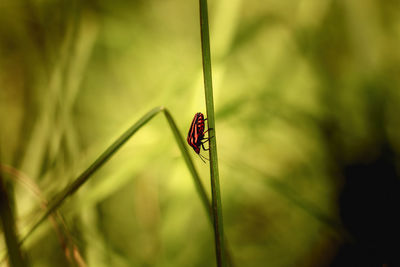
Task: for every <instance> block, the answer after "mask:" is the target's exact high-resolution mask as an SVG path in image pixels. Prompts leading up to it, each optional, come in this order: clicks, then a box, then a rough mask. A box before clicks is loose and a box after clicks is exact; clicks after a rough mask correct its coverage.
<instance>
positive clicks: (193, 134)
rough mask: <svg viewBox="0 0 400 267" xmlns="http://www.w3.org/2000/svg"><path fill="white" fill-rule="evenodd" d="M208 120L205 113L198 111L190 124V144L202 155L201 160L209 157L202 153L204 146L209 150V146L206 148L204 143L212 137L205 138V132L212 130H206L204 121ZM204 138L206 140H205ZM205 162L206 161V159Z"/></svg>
mask: <svg viewBox="0 0 400 267" xmlns="http://www.w3.org/2000/svg"><path fill="white" fill-rule="evenodd" d="M206 120H207V119H204V115H203V114H202V113H201V112H198V113H196V114H195V115H194V118H193V120H192V123H191V124H190V128H189V132H188V136H187V138H186V141H187V142H188V144H189V145H190V146H191V147H192V148H193V150H194V152H196V153H197V154H198V155H199V156H200V158H201V160H203V158H205V159H207V158H206V157H204V156H203V155H201V154H200V148H201V147H203V149H204V150H209V148H208V149H206V148H205V147H204V143H206V142H208V141H209V140H210V138H204V134H205V133H206V132H208V130H210V129H208V130H207V131H205V132H204V128H205V125H204V122H205V121H206ZM203 140H205V141H204V142H203ZM207 160H208V159H207ZM203 162H204V163H205V161H204V160H203Z"/></svg>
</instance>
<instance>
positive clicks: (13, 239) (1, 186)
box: [0, 171, 27, 267]
mask: <svg viewBox="0 0 400 267" xmlns="http://www.w3.org/2000/svg"><path fill="white" fill-rule="evenodd" d="M0 225H1V226H2V230H3V232H4V239H5V242H6V245H7V250H8V255H9V260H10V266H13V267H15V266H16V267H19V266H21V267H22V266H27V263H26V262H25V260H24V258H23V257H22V252H21V250H20V247H19V245H18V235H17V231H16V226H15V219H14V214H13V213H12V209H11V207H10V201H9V198H8V193H7V189H6V187H5V182H4V180H3V177H2V174H1V171H0Z"/></svg>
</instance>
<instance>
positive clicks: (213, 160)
mask: <svg viewBox="0 0 400 267" xmlns="http://www.w3.org/2000/svg"><path fill="white" fill-rule="evenodd" d="M199 1H200V32H201V48H202V56H203V75H204V90H205V98H206V109H207V118H208V127H209V128H210V130H209V136H212V138H211V139H210V151H209V153H210V177H211V196H212V211H213V217H214V235H215V250H216V256H217V266H218V267H220V266H226V263H225V257H224V252H225V247H224V229H223V220H222V205H221V194H220V187H219V173H218V156H217V136H216V131H215V118H214V100H213V88H212V77H211V53H210V37H209V29H208V10H207V0H199Z"/></svg>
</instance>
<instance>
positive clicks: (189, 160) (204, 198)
mask: <svg viewBox="0 0 400 267" xmlns="http://www.w3.org/2000/svg"><path fill="white" fill-rule="evenodd" d="M164 115H165V117H166V118H167V121H168V123H169V125H170V127H171V130H172V132H173V134H174V136H175V140H176V142H177V143H178V147H179V149H180V150H181V153H182V156H183V158H184V160H185V162H186V165H187V167H188V169H189V171H190V173H191V174H192V177H193V180H194V184H195V186H196V190H197V193H198V194H199V195H200V199H201V201H202V203H203V207H204V209H205V210H206V213H207V215H208V218H209V220H210V223H211V225H214V219H213V218H214V217H213V212H212V208H211V203H210V202H211V201H210V199H209V198H208V196H207V193H206V190H205V188H204V186H203V184H202V182H201V180H200V176H199V174H198V173H197V171H196V168H195V167H194V164H193V161H192V158H191V157H190V153H189V151H188V149H187V146H186V145H185V142H184V139H183V138H182V136H181V134H180V132H179V130H178V127H177V126H176V123H175V121H174V119H173V118H172V116H171V114H170V113H169V111H168V110H167V109H164ZM225 257H226V261H227V263H228V266H230V267H233V266H234V263H233V259H232V256H231V254H230V251H229V248H228V242H227V240H226V239H225Z"/></svg>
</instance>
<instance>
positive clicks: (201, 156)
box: [198, 153, 210, 163]
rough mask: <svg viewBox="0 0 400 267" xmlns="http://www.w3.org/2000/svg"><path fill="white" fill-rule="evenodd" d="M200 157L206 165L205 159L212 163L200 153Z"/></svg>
mask: <svg viewBox="0 0 400 267" xmlns="http://www.w3.org/2000/svg"><path fill="white" fill-rule="evenodd" d="M198 155H199V157H200V159H201V160H202V161H203V162H204V163H206V162H205V161H204V159H206V160H208V161H210V160H209V159H208V158H206V157H204V156H203V155H202V154H200V153H199V154H198ZM203 158H204V159H203Z"/></svg>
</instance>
